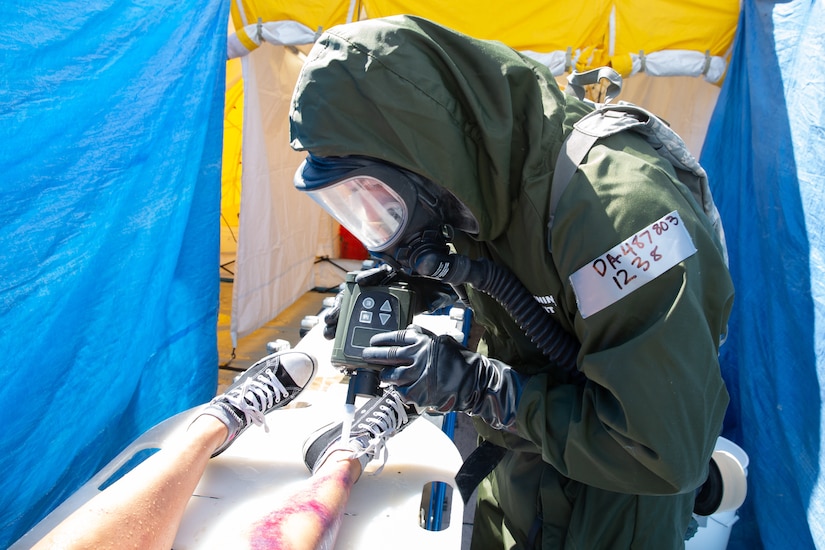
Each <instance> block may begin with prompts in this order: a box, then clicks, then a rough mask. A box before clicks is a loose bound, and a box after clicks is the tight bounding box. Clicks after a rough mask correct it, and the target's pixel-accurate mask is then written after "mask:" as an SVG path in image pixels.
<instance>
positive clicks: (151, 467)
mask: <svg viewBox="0 0 825 550" xmlns="http://www.w3.org/2000/svg"><path fill="white" fill-rule="evenodd" d="M226 434H227V429H226V426H225V425H224V424H223V423H222V422H221V421H220V420H218V419H217V418H214V417H212V416H208V415H202V416H199V417H198V418H197V419H195V421H194V422H193V423H192V425H191V426H190V427H189V429H188V430H187V431H186V432H185V436H184V437H183V438H182V439H181V440H180V441H179V442H176V443H172V445H171V446H169V447H164V448H163V449H162V450H161V451H158V452H157V453H155V454H154V455H152V456H150V457H149V458H147V459H146V460H145V461H143V462H142V463H140V464H139V465H138V466H136V467H135V468H134V469H133V470H132V471H131V472H129V473H127V474H126V475H125V476H123V477H122V478H121V479H119V480H118V481H116V482H115V483H113V484H112V485H111V486H110V487H108V488H107V489H106V490H104V491H102V492H100V493H99V494H97V495H96V496H95V497H94V498H93V499H91V500H90V501H89V502H88V503H87V504H86V505H85V506H83V507H82V508H80V509H78V510H77V511H75V512H74V513H73V514H72V515H71V516H69V517H68V518H67V519H66V520H64V521H63V522H62V523H60V525H58V526H57V527H55V529H53V530H52V531H51V532H50V533H49V534H48V535H46V537H45V538H43V539H42V540H41V541H40V542H38V543H37V545H35V547H34V548H36V549H41V548H42V549H46V548H95V549H98V548H99V549H104V548H139V549H154V548H157V549H162V550H169V548H171V547H172V543H173V542H174V540H175V534H176V532H177V530H178V526H179V525H180V520H181V518H182V517H183V513H184V511H185V510H186V505H187V503H188V502H189V498H190V497H191V496H192V493H193V491H194V490H195V487H197V485H198V482H199V481H200V479H201V476H202V475H203V472H204V470H205V469H206V464H207V462H208V461H209V457H210V456H211V455H212V453H213V452H214V451H215V449H216V448H217V447H218V446H219V445H220V444H221V443H223V441H224V440H225V439H226Z"/></svg>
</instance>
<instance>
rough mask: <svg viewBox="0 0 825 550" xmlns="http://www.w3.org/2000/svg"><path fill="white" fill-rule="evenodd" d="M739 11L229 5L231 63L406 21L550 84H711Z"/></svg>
mask: <svg viewBox="0 0 825 550" xmlns="http://www.w3.org/2000/svg"><path fill="white" fill-rule="evenodd" d="M739 8H740V6H739V0H692V1H691V2H682V1H679V0H617V1H611V0H593V1H591V2H569V1H565V2H560V1H556V2H546V1H542V0H525V1H523V2H521V3H519V5H518V6H517V7H513V6H511V5H508V6H507V7H506V9H504V7H503V6H502V4H501V2H499V1H494V0H477V1H474V2H469V1H463V2H448V3H444V2H440V1H438V0H358V1H355V0H353V1H351V2H342V1H340V0H337V1H328V2H324V1H323V0H320V1H316V2H308V3H299V4H295V5H292V4H288V3H286V2H264V1H262V0H257V1H256V0H235V2H234V3H233V4H232V19H233V22H234V23H235V26H236V28H238V29H239V31H238V32H237V33H236V36H235V37H233V43H238V44H239V48H238V49H237V50H235V51H233V52H232V53H231V54H230V55H245V54H246V53H248V52H249V51H252V50H253V49H255V48H257V47H258V46H260V44H261V43H262V42H264V41H269V42H273V43H306V42H305V41H306V40H307V39H308V37H309V36H315V35H316V33H318V32H319V31H320V30H323V29H326V28H329V27H330V26H333V25H336V24H339V23H344V22H346V21H351V20H355V19H361V18H374V17H385V16H389V15H397V14H402V13H408V14H415V15H420V16H422V17H426V18H428V19H432V20H434V21H437V22H439V23H442V24H444V25H446V26H448V27H451V28H454V29H456V30H458V31H461V32H464V33H466V34H470V35H472V36H476V37H478V38H486V39H494V40H500V41H502V42H504V43H505V44H507V45H509V46H510V47H512V48H514V49H516V50H519V51H522V52H525V53H527V54H528V55H530V54H533V56H534V57H537V58H538V59H539V60H541V61H542V62H544V63H545V64H546V65H548V66H549V67H550V68H551V70H553V72H554V74H556V75H559V74H562V73H564V72H566V71H569V70H571V69H573V68H575V69H576V70H580V71H583V70H587V69H591V68H595V67H601V66H605V65H610V66H613V67H614V68H615V69H616V70H618V71H619V72H620V73H621V74H622V75H623V76H629V75H631V74H635V73H638V72H647V73H650V74H653V75H662V76H672V75H688V76H699V75H703V76H704V77H705V79H706V80H708V81H709V82H716V83H718V82H720V81H721V79H722V76H723V75H724V71H725V68H726V64H727V58H728V57H729V55H730V47H731V44H732V43H733V35H734V32H735V30H736V23H737V20H738V16H739ZM272 23H277V25H272ZM287 23H292V24H294V25H298V26H300V28H301V29H302V30H303V31H304V33H305V34H303V37H302V38H297V37H296V36H295V34H294V31H295V28H294V27H289V26H288V25H287ZM287 29H288V30H287ZM285 33H286V34H285ZM290 41H292V42H290ZM310 41H311V40H310ZM551 54H552V55H551Z"/></svg>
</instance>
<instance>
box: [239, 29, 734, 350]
mask: <svg viewBox="0 0 825 550" xmlns="http://www.w3.org/2000/svg"><path fill="white" fill-rule="evenodd" d="M303 49H308V47H303ZM302 57H303V56H302V54H299V53H296V50H295V49H294V48H290V47H285V46H278V45H271V44H267V43H264V44H263V45H262V46H261V47H259V48H257V49H255V50H254V51H252V52H251V53H250V54H249V55H247V56H245V57H244V58H242V59H243V63H244V70H243V73H244V79H245V94H246V95H245V103H244V135H243V144H244V147H243V151H244V152H243V185H242V192H241V216H240V218H241V219H240V230H239V236H238V239H239V243H238V251H237V260H236V264H235V284H234V288H233V299H232V321H231V332H232V338H233V343H234V344H237V339H238V338H239V337H243V336H245V335H247V334H249V333H251V332H252V331H254V330H256V329H257V328H259V327H261V326H263V325H264V324H266V323H267V322H269V321H270V320H271V319H273V318H274V317H276V316H277V315H278V314H279V313H280V312H281V311H283V310H284V309H285V308H286V307H288V306H289V305H290V304H292V303H293V302H294V301H295V300H296V299H297V298H298V297H299V296H300V295H301V294H303V293H304V292H306V291H308V290H310V289H311V288H313V287H317V286H323V287H329V286H333V285H335V284H337V283H338V282H340V280H342V279H343V275H344V274H343V273H342V272H341V271H340V270H336V269H329V264H326V263H321V264H319V263H318V262H317V259H318V258H321V257H327V258H335V256H336V254H337V248H338V247H337V246H336V245H337V234H336V229H337V224H335V222H334V221H333V220H332V218H331V217H329V216H328V215H327V214H326V213H325V212H323V211H322V210H321V209H320V207H318V206H317V205H316V204H315V203H314V202H312V201H311V200H310V199H308V198H307V197H306V196H305V195H304V194H302V193H299V192H297V191H295V189H294V188H293V184H292V177H293V174H294V172H295V169H296V168H297V167H298V165H299V164H300V162H301V160H302V159H303V157H304V153H298V152H295V151H293V150H292V149H291V148H290V147H289V129H288V108H289V102H290V99H291V97H292V89H293V87H294V83H295V81H296V79H297V76H298V72H299V71H300V68H301V63H302V62H301V59H302ZM559 81H560V83H561V84H560V85H562V86H563V85H564V78H563V77H559ZM718 94H719V88H718V87H717V86H715V85H713V84H710V83H708V82H707V81H705V80H704V79H702V78H697V77H690V76H672V77H653V76H648V75H645V74H638V75H634V76H631V77H630V78H627V79H625V84H624V88H623V91H622V94H621V95H620V96H619V99H621V100H624V101H630V102H632V103H636V104H638V105H642V106H644V107H645V108H647V109H648V110H650V111H652V112H654V113H656V114H658V115H659V116H661V117H662V118H664V119H665V120H667V121H668V122H670V124H671V125H672V127H673V128H674V130H676V132H677V133H678V134H680V135H681V136H682V138H683V139H684V140H685V142H686V143H687V144H688V147H689V148H690V150H691V152H693V154H694V156H696V157H697V158H698V156H699V153H700V152H701V147H702V143H703V140H704V137H705V132H706V131H707V126H708V122H709V120H710V115H711V113H712V112H713V107H714V105H715V103H716V98H717V96H718ZM336 263H341V262H336ZM336 278H337V279H336Z"/></svg>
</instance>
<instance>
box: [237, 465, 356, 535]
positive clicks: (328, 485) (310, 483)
mask: <svg viewBox="0 0 825 550" xmlns="http://www.w3.org/2000/svg"><path fill="white" fill-rule="evenodd" d="M351 454H352V453H351V452H350V451H335V452H333V453H332V454H330V456H329V458H328V459H327V460H326V462H325V463H324V464H323V465H322V466H321V467H320V468H319V469H318V470H317V471H316V472H315V474H313V476H312V477H311V478H310V479H309V480H307V483H306V484H305V485H304V487H303V488H302V489H300V490H299V491H298V492H296V493H294V494H291V495H290V496H289V499H288V500H286V501H285V502H284V503H282V504H281V505H280V506H279V507H278V508H276V509H275V510H273V511H272V512H270V513H269V514H267V515H266V516H265V517H264V518H262V519H260V520H259V521H257V522H256V523H255V524H254V525H253V526H252V529H251V532H250V540H249V542H250V548H254V549H264V548H265V549H267V550H316V549H327V548H332V546H333V544H334V543H335V537H336V536H337V535H338V528H339V527H340V526H341V520H342V519H343V515H344V509H345V508H346V504H347V501H348V500H349V494H350V489H352V486H353V485H354V484H355V482H356V481H358V478H359V477H360V475H361V470H362V468H363V467H362V465H361V462H360V461H359V460H358V459H351V458H348V457H349V456H350V455H351Z"/></svg>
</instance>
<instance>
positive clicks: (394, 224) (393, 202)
mask: <svg viewBox="0 0 825 550" xmlns="http://www.w3.org/2000/svg"><path fill="white" fill-rule="evenodd" d="M294 183H295V187H296V188H298V189H299V190H301V191H304V192H306V193H307V194H308V195H309V196H310V197H312V198H313V199H314V200H315V201H316V202H317V203H318V204H320V205H321V206H322V207H323V208H324V210H326V211H327V212H329V214H330V215H332V217H334V218H335V219H336V220H338V222H339V223H340V224H341V225H343V226H344V227H346V228H347V229H348V230H349V231H350V232H351V233H352V234H353V235H355V237H356V238H357V239H358V240H360V241H361V242H362V243H363V244H364V245H365V246H366V248H367V250H369V251H370V252H371V253H372V254H373V255H375V256H377V257H379V258H381V259H382V260H384V261H385V262H386V263H387V264H389V265H390V266H392V268H393V269H394V270H396V271H401V272H404V273H406V274H408V275H417V276H420V277H426V278H430V279H435V280H437V281H440V282H442V283H447V284H449V285H451V286H452V287H453V288H454V289H455V290H456V293H457V294H458V295H459V296H460V297H462V299H464V298H465V296H466V295H465V293H464V292H462V291H461V287H462V286H463V285H466V284H469V285H471V286H472V287H473V288H475V289H476V290H478V291H480V292H484V293H486V294H488V295H489V296H491V297H493V298H494V299H495V300H497V301H498V302H499V303H500V304H501V305H502V306H503V307H504V308H505V309H506V310H507V312H508V313H509V314H510V315H511V316H512V317H513V319H514V320H515V321H516V323H517V324H518V325H519V326H520V327H521V328H522V329H523V330H524V332H525V334H527V336H528V337H529V338H530V339H531V340H532V341H533V342H534V343H535V344H536V345H537V346H538V348H539V349H540V350H541V351H542V352H543V353H545V355H547V356H548V357H549V358H550V359H551V360H552V361H553V362H555V363H556V364H557V365H558V366H559V368H561V369H563V370H565V371H567V372H568V374H569V376H570V379H571V380H575V381H580V380H581V378H582V375H581V373H580V372H579V371H578V370H577V369H576V354H577V352H578V347H579V344H578V341H577V340H575V338H573V337H571V336H570V334H569V333H567V332H565V331H564V329H562V328H561V327H560V325H558V324H557V323H556V322H555V321H554V320H553V319H552V317H551V316H550V314H548V313H547V312H546V311H545V310H544V308H543V307H541V305H540V304H539V303H538V302H537V301H536V300H535V299H533V296H532V294H531V293H530V292H529V291H528V290H527V289H526V288H525V287H524V285H522V284H521V282H520V281H519V280H518V278H517V277H515V276H514V275H513V274H512V273H511V272H510V271H509V270H508V269H506V268H505V267H504V266H500V265H497V264H495V263H494V262H492V261H491V260H489V259H485V258H480V259H478V260H471V259H470V258H468V257H466V256H462V255H460V254H454V253H451V251H450V249H449V246H448V243H450V241H451V239H452V237H453V230H457V231H462V232H465V233H468V234H470V235H476V234H478V221H477V220H476V218H475V216H473V214H472V213H471V212H470V211H469V209H468V208H467V207H466V206H465V205H464V204H462V203H461V201H459V200H458V199H457V198H456V197H455V196H454V195H453V194H452V193H450V192H449V191H448V190H446V189H444V188H443V187H441V186H440V185H437V184H435V183H433V182H432V181H429V180H427V179H425V178H423V177H421V176H419V175H418V174H415V173H413V172H410V171H408V170H404V169H402V168H399V167H397V166H393V165H390V164H387V163H384V162H381V161H377V160H374V159H371V158H365V157H325V158H322V157H316V156H314V155H309V156H308V157H307V159H306V160H305V161H304V162H303V163H302V164H301V166H300V167H299V168H298V171H297V172H296V173H295V181H294Z"/></svg>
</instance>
